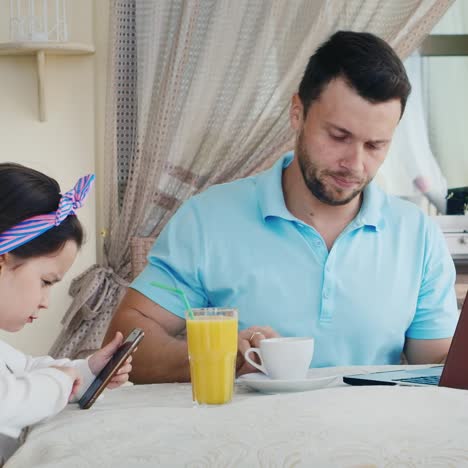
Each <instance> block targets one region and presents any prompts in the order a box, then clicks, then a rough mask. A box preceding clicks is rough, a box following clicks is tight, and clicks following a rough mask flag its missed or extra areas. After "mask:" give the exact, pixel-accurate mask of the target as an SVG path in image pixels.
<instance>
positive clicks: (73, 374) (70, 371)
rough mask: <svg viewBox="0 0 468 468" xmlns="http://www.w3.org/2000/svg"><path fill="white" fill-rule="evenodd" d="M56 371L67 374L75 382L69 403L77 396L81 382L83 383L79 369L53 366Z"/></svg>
mask: <svg viewBox="0 0 468 468" xmlns="http://www.w3.org/2000/svg"><path fill="white" fill-rule="evenodd" d="M52 367H53V368H54V369H57V370H59V371H60V372H63V373H64V374H67V375H68V377H70V379H72V381H73V386H72V389H71V392H70V396H69V398H68V401H70V400H71V399H72V398H73V397H74V396H75V395H76V392H77V391H78V389H79V388H80V385H81V382H82V377H81V375H80V373H79V372H78V370H77V369H75V368H74V367H64V366H52Z"/></svg>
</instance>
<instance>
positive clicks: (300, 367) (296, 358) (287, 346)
mask: <svg viewBox="0 0 468 468" xmlns="http://www.w3.org/2000/svg"><path fill="white" fill-rule="evenodd" d="M251 353H255V354H257V355H258V357H259V358H260V364H257V363H256V362H255V361H254V360H252V359H251V358H250V356H249V355H250V354H251ZM313 355H314V339H313V338H310V337H307V338H295V337H291V338H286V337H281V338H267V339H265V340H262V341H260V348H249V349H248V350H247V351H246V352H245V360H246V361H247V362H248V363H249V364H251V365H252V366H254V367H255V368H257V369H258V370H260V371H261V372H263V373H264V374H266V375H268V377H270V378H271V379H276V380H301V379H305V378H306V377H307V371H308V370H309V366H310V363H311V362H312V356H313Z"/></svg>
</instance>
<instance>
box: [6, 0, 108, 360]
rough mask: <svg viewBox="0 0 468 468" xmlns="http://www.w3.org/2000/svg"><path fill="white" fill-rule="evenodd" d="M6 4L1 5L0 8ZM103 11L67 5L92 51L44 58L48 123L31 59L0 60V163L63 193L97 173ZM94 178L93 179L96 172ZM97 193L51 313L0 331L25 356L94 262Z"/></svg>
mask: <svg viewBox="0 0 468 468" xmlns="http://www.w3.org/2000/svg"><path fill="white" fill-rule="evenodd" d="M2 1H3V0H2ZM7 4H8V3H7V2H4V1H3V3H1V4H0V9H4V8H6V5H7ZM107 9H108V0H96V1H95V2H93V1H92V0H71V1H69V23H70V40H71V41H73V42H85V43H88V44H94V45H95V46H96V49H97V53H96V54H95V55H94V56H92V55H91V56H81V57H71V56H70V57H47V59H46V73H47V88H46V99H47V109H48V120H47V122H39V120H38V106H37V83H36V69H35V61H34V58H33V57H5V56H3V57H1V56H0V103H1V105H0V129H1V130H0V133H1V138H0V160H1V161H14V162H19V163H22V164H25V165H29V166H31V167H34V168H36V169H39V170H42V171H44V172H46V173H47V174H49V175H51V176H52V177H54V178H56V179H57V180H58V182H59V183H60V186H61V188H62V190H68V189H69V188H71V187H72V186H73V184H74V183H75V182H76V179H77V178H78V177H79V176H81V175H84V174H85V173H89V172H96V160H97V159H101V158H102V143H101V142H102V140H103V137H102V135H103V124H102V121H103V108H104V94H105V93H104V90H105V79H104V75H105V73H104V72H105V60H104V57H105V56H106V55H105V54H106V50H107V45H106V38H107ZM0 16H1V17H2V18H3V20H2V21H1V22H0V41H7V40H8V34H9V33H8V23H7V22H5V21H4V18H5V16H6V15H4V14H3V11H2V14H1V15H0ZM95 27H96V31H94V28H95ZM103 49H104V51H103ZM96 97H97V98H96ZM96 117H98V119H99V120H100V121H99V122H97V119H96ZM97 176H98V179H99V172H98V173H97ZM98 189H99V180H98V183H97V186H96V187H95V190H94V191H93V192H92V194H91V196H90V197H89V198H88V201H87V204H86V206H85V207H84V208H82V209H81V210H80V212H79V216H80V219H81V220H82V222H83V224H84V226H85V229H86V233H87V241H86V244H85V245H84V247H83V249H82V251H81V253H80V254H79V257H78V258H77V260H76V262H75V264H74V265H73V267H72V269H71V270H70V271H69V273H68V274H67V276H66V278H65V279H64V280H63V281H62V283H60V284H58V285H56V286H55V287H54V288H53V289H52V294H51V301H50V308H49V310H47V311H42V312H41V314H40V319H39V320H38V321H36V323H34V324H31V325H27V326H26V327H25V329H24V330H22V331H21V332H19V333H15V334H7V333H5V332H1V331H0V339H3V340H6V341H7V342H9V343H11V344H13V345H14V346H15V347H17V348H19V349H21V350H23V351H25V352H27V353H31V354H35V355H39V354H44V353H47V352H48V349H49V348H50V346H51V344H52V343H53V341H54V339H55V337H56V336H57V334H58V333H59V331H60V329H61V325H60V320H61V318H62V317H63V315H64V313H65V311H66V309H67V306H68V304H69V303H70V298H69V296H68V287H69V284H70V281H71V279H72V278H73V277H74V276H76V275H77V274H79V273H81V272H82V271H83V270H84V269H86V268H87V267H88V266H90V265H92V264H93V263H94V262H95V260H96V231H97V230H98V229H99V226H96V200H97V199H99V198H100V197H99V190H98ZM0 300H1V299H0Z"/></svg>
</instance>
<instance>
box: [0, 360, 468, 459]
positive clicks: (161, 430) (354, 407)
mask: <svg viewBox="0 0 468 468" xmlns="http://www.w3.org/2000/svg"><path fill="white" fill-rule="evenodd" d="M362 369H363V368H360V369H359V368H352V369H349V368H348V369H343V368H341V369H333V370H330V369H321V370H317V373H318V375H322V374H326V373H330V372H337V373H341V374H344V373H349V372H350V371H351V372H352V373H356V372H359V371H360V370H362ZM366 369H367V370H369V368H366ZM340 382H341V379H337V381H336V382H335V383H334V386H333V387H332V388H324V389H320V390H314V391H309V392H304V393H290V394H281V395H263V394H259V393H253V392H250V391H248V390H246V389H245V388H242V387H238V388H237V390H236V395H235V397H234V400H233V402H232V403H230V404H228V405H223V406H217V407H195V406H194V405H193V404H192V401H191V389H190V385H189V384H164V385H143V386H134V387H124V388H121V389H117V390H113V391H107V392H106V394H105V398H103V399H102V400H100V401H98V402H97V403H96V404H95V406H94V407H93V408H92V409H90V410H88V411H83V410H80V409H78V408H77V407H76V406H70V407H69V408H67V409H66V410H65V411H64V412H63V413H61V414H60V415H58V416H56V417H55V418H53V419H51V420H49V421H46V422H44V423H42V424H39V425H37V426H36V427H34V428H33V429H32V430H31V432H30V434H29V435H28V438H27V441H26V443H25V444H24V445H23V446H22V447H21V448H20V449H19V450H18V452H17V453H16V454H15V455H14V456H13V457H12V458H11V459H10V461H9V462H8V463H7V464H6V466H7V468H25V467H35V468H39V467H67V468H72V467H77V468H78V467H79V468H87V467H99V468H105V467H131V468H138V467H154V466H170V467H179V466H184V467H216V468H218V467H310V466H317V467H324V466H336V467H377V466H379V467H380V466H382V467H400V466H411V467H415V466H424V467H430V466H437V467H449V466H452V467H462V466H467V467H468V391H463V390H453V389H447V388H439V387H434V388H422V387H350V386H346V385H344V384H342V383H340Z"/></svg>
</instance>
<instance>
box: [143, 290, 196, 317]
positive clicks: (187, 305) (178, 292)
mask: <svg viewBox="0 0 468 468" xmlns="http://www.w3.org/2000/svg"><path fill="white" fill-rule="evenodd" d="M150 285H151V286H154V287H156V288H160V289H165V290H166V291H171V292H173V293H175V294H178V295H179V296H181V297H182V300H183V301H184V304H185V307H186V309H187V310H188V313H189V317H190V318H191V319H192V320H193V319H194V316H193V310H192V308H191V307H190V304H189V301H188V299H187V296H186V295H185V293H184V291H182V289H177V288H171V287H170V286H166V285H165V284H161V283H157V282H156V281H151V283H150Z"/></svg>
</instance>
